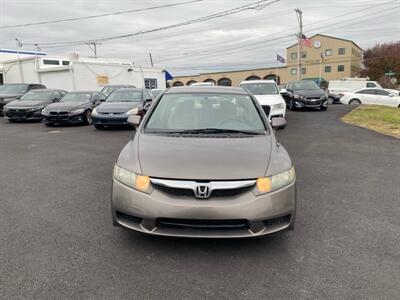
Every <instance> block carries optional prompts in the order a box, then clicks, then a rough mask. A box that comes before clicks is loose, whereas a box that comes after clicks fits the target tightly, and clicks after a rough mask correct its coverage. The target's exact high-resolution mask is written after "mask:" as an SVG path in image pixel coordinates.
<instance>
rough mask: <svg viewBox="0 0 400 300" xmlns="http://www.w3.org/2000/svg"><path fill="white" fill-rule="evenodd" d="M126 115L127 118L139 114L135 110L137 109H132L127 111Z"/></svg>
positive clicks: (137, 109)
mask: <svg viewBox="0 0 400 300" xmlns="http://www.w3.org/2000/svg"><path fill="white" fill-rule="evenodd" d="M126 114H127V115H128V116H130V115H137V114H139V108H137V107H135V108H132V109H131V110H128V111H127V112H126Z"/></svg>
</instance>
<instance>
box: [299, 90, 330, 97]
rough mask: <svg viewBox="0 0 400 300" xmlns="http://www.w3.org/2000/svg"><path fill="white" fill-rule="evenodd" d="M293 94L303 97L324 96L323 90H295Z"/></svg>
mask: <svg viewBox="0 0 400 300" xmlns="http://www.w3.org/2000/svg"><path fill="white" fill-rule="evenodd" d="M293 94H297V95H299V96H304V97H322V96H324V95H326V93H325V92H324V91H323V90H295V91H293Z"/></svg>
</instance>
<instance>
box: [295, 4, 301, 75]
mask: <svg viewBox="0 0 400 300" xmlns="http://www.w3.org/2000/svg"><path fill="white" fill-rule="evenodd" d="M294 11H295V12H296V16H297V22H298V23H299V34H298V36H297V61H298V65H297V80H300V79H301V39H302V38H303V12H302V11H301V10H300V9H298V8H296V9H295V10H294Z"/></svg>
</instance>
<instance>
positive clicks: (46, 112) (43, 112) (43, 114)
mask: <svg viewBox="0 0 400 300" xmlns="http://www.w3.org/2000/svg"><path fill="white" fill-rule="evenodd" d="M49 115H50V113H49V111H48V110H47V109H45V108H44V109H42V116H49Z"/></svg>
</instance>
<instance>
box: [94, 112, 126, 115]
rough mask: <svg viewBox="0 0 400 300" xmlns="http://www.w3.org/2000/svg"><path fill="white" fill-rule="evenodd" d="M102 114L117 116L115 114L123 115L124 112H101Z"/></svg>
mask: <svg viewBox="0 0 400 300" xmlns="http://www.w3.org/2000/svg"><path fill="white" fill-rule="evenodd" d="M100 114H101V115H104V116H115V115H117V116H118V115H123V114H124V113H123V112H100Z"/></svg>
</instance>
